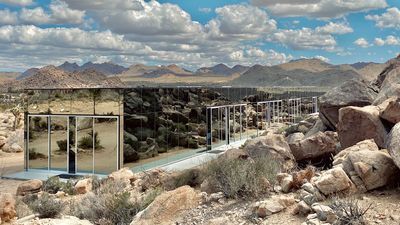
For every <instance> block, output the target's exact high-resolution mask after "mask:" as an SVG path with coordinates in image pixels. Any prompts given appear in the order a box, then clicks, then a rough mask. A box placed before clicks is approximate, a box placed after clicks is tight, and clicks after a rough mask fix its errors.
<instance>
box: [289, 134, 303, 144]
mask: <svg viewBox="0 0 400 225" xmlns="http://www.w3.org/2000/svg"><path fill="white" fill-rule="evenodd" d="M303 138H304V134H303V133H300V132H297V133H293V134H290V135H289V136H287V138H286V140H287V143H289V144H292V143H296V142H297V141H301V140H302V139H303Z"/></svg>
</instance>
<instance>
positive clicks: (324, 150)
mask: <svg viewBox="0 0 400 225" xmlns="http://www.w3.org/2000/svg"><path fill="white" fill-rule="evenodd" d="M337 143H338V140H337V137H336V133H335V132H332V131H326V132H324V133H322V132H318V133H317V134H315V135H313V136H311V137H308V138H305V139H303V140H300V141H297V142H293V143H290V144H289V146H290V150H291V151H292V154H293V156H294V157H295V159H296V160H297V161H300V160H305V159H313V158H317V157H320V156H324V155H329V154H334V153H335V152H336V149H337Z"/></svg>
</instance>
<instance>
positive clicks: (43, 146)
mask: <svg viewBox="0 0 400 225" xmlns="http://www.w3.org/2000/svg"><path fill="white" fill-rule="evenodd" d="M90 130H91V128H90V129H83V130H79V131H78V135H77V136H78V141H79V140H80V139H81V138H82V137H83V136H87V135H88V133H89V132H90ZM95 131H96V132H98V137H99V140H100V145H101V146H103V147H104V148H103V149H101V150H95V153H94V158H95V159H94V164H95V168H94V170H95V173H108V172H112V171H115V170H116V169H117V126H116V123H115V122H113V123H96V124H95ZM66 139H67V132H66V130H58V131H53V132H52V134H51V147H52V154H51V168H52V169H56V170H61V171H65V172H66V171H67V153H66V152H61V151H59V148H58V145H57V141H59V140H66ZM47 145H48V142H47V132H42V133H40V134H37V137H36V138H35V139H34V140H33V141H32V142H31V143H30V144H29V146H30V148H35V149H36V152H38V153H42V154H44V155H47V154H48V152H47V151H48V147H47ZM47 161H48V160H47V159H35V160H30V161H29V166H30V168H40V169H43V168H47ZM92 171H93V155H92V152H91V151H89V150H84V151H79V152H78V155H77V172H87V173H91V172H92Z"/></svg>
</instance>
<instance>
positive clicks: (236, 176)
mask: <svg viewBox="0 0 400 225" xmlns="http://www.w3.org/2000/svg"><path fill="white" fill-rule="evenodd" d="M278 171H279V165H278V163H277V162H276V160H274V159H273V158H271V157H270V156H265V157H260V158H256V159H254V160H251V159H250V160H242V159H229V158H224V157H223V158H220V159H218V160H213V161H211V162H210V163H208V164H206V168H205V172H206V177H207V179H208V181H209V183H210V184H211V185H213V186H214V187H213V188H214V189H216V190H218V191H221V192H223V193H224V194H225V196H226V197H228V198H241V197H258V196H260V195H263V194H266V187H265V179H267V180H268V181H269V182H270V183H274V182H275V179H276V174H277V172H278Z"/></svg>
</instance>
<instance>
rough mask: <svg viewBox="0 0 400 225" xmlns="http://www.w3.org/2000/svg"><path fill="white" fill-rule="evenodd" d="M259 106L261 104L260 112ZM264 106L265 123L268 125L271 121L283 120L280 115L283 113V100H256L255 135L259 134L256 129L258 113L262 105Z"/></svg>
mask: <svg viewBox="0 0 400 225" xmlns="http://www.w3.org/2000/svg"><path fill="white" fill-rule="evenodd" d="M259 106H261V109H262V110H261V112H260V111H259V108H260V107H259ZM265 106H266V111H265V113H266V114H265V118H266V121H265V122H266V123H267V124H268V126H270V125H271V123H276V122H277V123H279V122H283V120H282V119H281V115H282V114H283V100H271V101H262V102H257V105H256V113H257V136H259V130H260V129H258V122H259V117H260V114H259V113H263V107H265ZM262 118H263V114H261V130H264V129H263V127H264V126H263V119H262Z"/></svg>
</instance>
